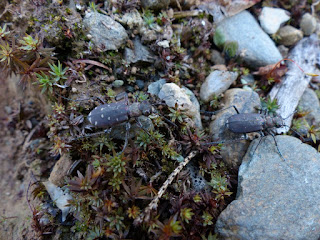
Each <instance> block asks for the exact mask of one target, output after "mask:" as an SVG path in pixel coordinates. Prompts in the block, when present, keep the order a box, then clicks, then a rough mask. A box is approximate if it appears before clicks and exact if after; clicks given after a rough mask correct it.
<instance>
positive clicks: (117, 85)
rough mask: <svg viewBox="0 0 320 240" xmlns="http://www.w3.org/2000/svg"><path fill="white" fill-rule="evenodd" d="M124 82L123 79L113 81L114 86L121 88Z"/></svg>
mask: <svg viewBox="0 0 320 240" xmlns="http://www.w3.org/2000/svg"><path fill="white" fill-rule="evenodd" d="M123 84H124V82H123V80H114V81H113V82H112V86H114V87H115V88H119V87H121V86H123Z"/></svg>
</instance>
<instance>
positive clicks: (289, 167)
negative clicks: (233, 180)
mask: <svg viewBox="0 0 320 240" xmlns="http://www.w3.org/2000/svg"><path fill="white" fill-rule="evenodd" d="M276 141H277V143H278V146H279V149H280V151H281V153H282V154H283V156H284V157H285V159H286V161H283V160H282V159H281V158H280V156H279V154H278V152H277V149H276V147H275V144H274V140H273V138H272V137H271V136H268V137H265V138H264V139H263V140H262V141H261V143H260V145H259V146H258V148H257V149H256V145H257V144H258V142H259V140H258V139H256V140H254V141H253V142H252V144H251V145H250V149H249V151H248V153H247V154H246V156H245V158H244V159H243V163H242V164H241V166H240V169H239V185H238V191H237V198H236V200H234V201H233V202H232V203H231V204H229V205H228V207H227V208H226V209H225V210H224V211H223V212H222V213H221V214H220V216H219V217H218V220H217V223H216V232H217V233H218V234H220V236H221V238H222V239H243V240H251V239H252V240H256V239H270V240H272V239H277V240H278V239H290V240H296V239H297V240H298V239H299V240H300V239H301V240H302V239H308V240H313V239H314V240H316V239H318V238H319V236H320V226H319V224H318V223H319V221H320V208H319V204H318V199H319V197H320V175H319V171H320V155H319V153H318V152H317V151H316V150H315V149H314V148H312V147H311V146H309V145H306V144H302V143H301V141H300V140H298V139H297V138H293V137H290V136H276ZM255 149H256V151H255V152H254V150H255Z"/></svg>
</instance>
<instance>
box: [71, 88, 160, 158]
mask: <svg viewBox="0 0 320 240" xmlns="http://www.w3.org/2000/svg"><path fill="white" fill-rule="evenodd" d="M123 98H124V101H117V102H114V103H107V104H106V103H105V104H102V105H100V106H97V107H96V108H94V109H93V110H92V111H91V112H90V113H89V115H88V120H89V122H90V124H92V125H93V126H94V127H96V128H105V129H106V130H104V131H102V132H97V133H93V134H87V135H85V136H81V137H79V138H82V137H91V136H93V135H98V134H101V133H109V132H110V129H111V128H112V127H114V126H116V125H119V124H121V123H124V122H126V136H125V143H124V146H123V149H122V151H121V152H123V151H124V150H125V148H126V147H127V145H128V138H129V130H130V127H131V125H130V123H129V120H130V119H131V118H135V119H136V121H137V123H138V125H139V126H140V127H141V128H142V129H144V128H143V127H142V124H141V123H140V122H139V120H138V119H137V118H138V117H139V116H142V115H143V116H149V115H150V114H152V113H153V112H154V108H153V106H152V105H151V104H150V102H149V101H147V100H144V101H142V102H135V103H132V104H129V100H128V96H127V94H126V93H125V92H124V93H120V94H118V95H117V97H116V100H120V99H123ZM79 138H76V139H79ZM76 139H75V140H76Z"/></svg>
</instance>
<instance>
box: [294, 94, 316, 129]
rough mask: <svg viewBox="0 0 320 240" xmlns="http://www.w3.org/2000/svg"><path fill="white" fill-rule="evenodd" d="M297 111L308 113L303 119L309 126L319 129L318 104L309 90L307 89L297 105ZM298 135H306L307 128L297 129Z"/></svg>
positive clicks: (314, 95)
mask: <svg viewBox="0 0 320 240" xmlns="http://www.w3.org/2000/svg"><path fill="white" fill-rule="evenodd" d="M297 109H298V110H299V111H303V112H309V113H308V115H306V116H305V117H304V119H305V120H306V121H307V123H308V124H309V126H312V125H314V126H315V127H316V128H319V127H320V103H319V99H318V96H317V94H316V93H315V92H314V91H313V90H312V89H310V88H307V89H306V90H305V91H304V93H303V95H302V97H301V99H300V101H299V104H298V107H297ZM298 131H299V133H301V134H304V135H305V134H307V132H308V127H307V126H305V125H303V126H301V128H299V129H298Z"/></svg>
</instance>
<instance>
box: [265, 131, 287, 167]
mask: <svg viewBox="0 0 320 240" xmlns="http://www.w3.org/2000/svg"><path fill="white" fill-rule="evenodd" d="M269 133H270V135H271V136H272V137H273V140H274V143H275V145H276V148H277V150H278V153H279V155H280V157H281V158H282V160H283V161H286V160H285V159H284V157H283V156H282V154H281V152H280V150H279V147H278V143H277V141H276V138H275V137H274V134H273V133H272V132H269Z"/></svg>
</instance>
